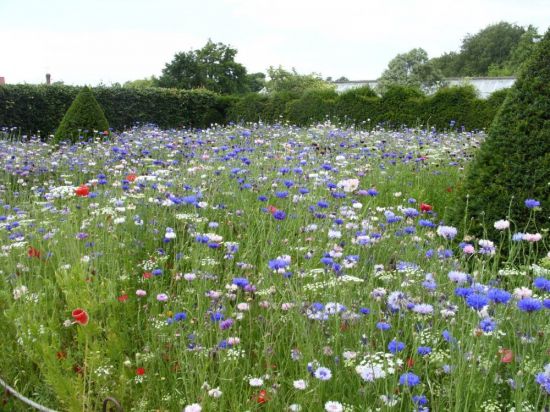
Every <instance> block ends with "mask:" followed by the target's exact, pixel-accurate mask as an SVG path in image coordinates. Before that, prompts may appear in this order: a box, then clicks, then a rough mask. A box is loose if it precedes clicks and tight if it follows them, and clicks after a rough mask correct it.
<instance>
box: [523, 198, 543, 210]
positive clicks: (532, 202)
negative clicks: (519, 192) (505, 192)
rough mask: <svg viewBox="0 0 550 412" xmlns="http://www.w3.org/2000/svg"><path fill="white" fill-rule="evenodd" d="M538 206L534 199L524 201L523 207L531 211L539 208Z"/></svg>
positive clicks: (538, 203)
mask: <svg viewBox="0 0 550 412" xmlns="http://www.w3.org/2000/svg"><path fill="white" fill-rule="evenodd" d="M539 206H540V202H539V201H538V200H535V199H526V200H525V207H527V208H528V209H533V208H535V207H539Z"/></svg>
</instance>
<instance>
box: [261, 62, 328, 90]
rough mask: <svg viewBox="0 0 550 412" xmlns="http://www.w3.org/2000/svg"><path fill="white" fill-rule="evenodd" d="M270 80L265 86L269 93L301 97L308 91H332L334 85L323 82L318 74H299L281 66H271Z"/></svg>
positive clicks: (268, 72)
mask: <svg viewBox="0 0 550 412" xmlns="http://www.w3.org/2000/svg"><path fill="white" fill-rule="evenodd" d="M267 75H268V77H269V80H268V81H267V82H266V84H265V89H266V91H267V92H268V93H290V94H292V95H296V96H301V95H302V94H303V93H304V92H305V91H308V90H330V89H334V85H332V84H330V83H329V82H327V81H325V80H323V78H322V77H321V75H319V74H317V73H311V74H299V73H298V72H297V71H296V69H294V68H292V70H291V71H288V70H285V69H283V68H282V67H281V66H279V67H273V66H270V67H269V69H267Z"/></svg>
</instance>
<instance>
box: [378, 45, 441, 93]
mask: <svg viewBox="0 0 550 412" xmlns="http://www.w3.org/2000/svg"><path fill="white" fill-rule="evenodd" d="M442 81H443V75H442V73H441V72H440V71H439V70H438V69H437V68H436V67H435V66H434V64H433V63H432V62H430V60H429V59H428V53H427V52H426V51H425V50H424V49H421V48H418V49H412V50H410V51H408V52H407V53H402V54H398V55H397V56H395V57H394V58H393V59H392V60H391V61H390V62H389V64H388V68H387V69H386V70H385V71H384V73H382V76H381V77H380V79H378V86H377V88H378V90H379V91H380V92H381V93H384V92H385V91H386V90H387V89H388V87H390V86H392V85H399V86H407V87H414V88H417V89H420V90H423V91H428V90H430V89H432V88H433V87H434V86H436V85H438V84H439V83H441V82H442Z"/></svg>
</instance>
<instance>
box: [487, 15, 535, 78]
mask: <svg viewBox="0 0 550 412" xmlns="http://www.w3.org/2000/svg"><path fill="white" fill-rule="evenodd" d="M540 38H541V36H540V35H539V33H538V31H537V28H536V27H534V26H531V25H530V26H528V27H527V29H526V31H525V33H523V34H522V35H521V37H520V39H519V41H518V43H517V44H516V45H515V46H514V48H513V49H512V51H511V52H510V56H509V58H508V59H507V60H506V61H505V62H504V63H502V64H501V65H498V64H495V63H493V64H491V65H490V66H489V76H512V75H514V74H517V73H518V72H519V70H520V69H521V66H522V65H523V64H524V63H525V62H526V61H527V60H528V59H529V56H531V54H532V53H533V51H534V50H535V48H536V45H537V42H538V41H540Z"/></svg>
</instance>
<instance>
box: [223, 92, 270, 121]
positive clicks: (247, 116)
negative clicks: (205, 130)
mask: <svg viewBox="0 0 550 412" xmlns="http://www.w3.org/2000/svg"><path fill="white" fill-rule="evenodd" d="M267 100H268V97H267V96H266V95H263V94H258V93H247V94H245V95H244V96H242V97H241V98H240V99H238V100H237V101H236V102H235V104H234V105H233V106H232V107H231V108H229V111H228V114H227V116H228V118H229V119H230V120H231V121H234V122H239V123H240V122H258V121H260V120H263V119H262V114H263V112H264V108H265V105H266V103H267Z"/></svg>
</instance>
